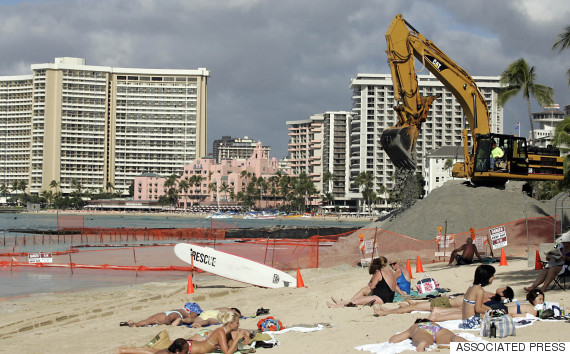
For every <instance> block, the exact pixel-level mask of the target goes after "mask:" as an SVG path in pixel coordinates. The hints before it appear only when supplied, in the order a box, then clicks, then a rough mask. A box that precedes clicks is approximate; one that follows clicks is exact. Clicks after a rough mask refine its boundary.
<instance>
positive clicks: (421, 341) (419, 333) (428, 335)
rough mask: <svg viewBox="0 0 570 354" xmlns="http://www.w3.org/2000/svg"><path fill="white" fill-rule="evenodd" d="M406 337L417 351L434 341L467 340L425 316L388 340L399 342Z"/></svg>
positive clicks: (439, 342)
mask: <svg viewBox="0 0 570 354" xmlns="http://www.w3.org/2000/svg"><path fill="white" fill-rule="evenodd" d="M408 338H409V339H411V340H412V344H413V345H414V346H415V347H416V350H417V351H418V352H423V351H425V348H427V347H429V346H431V345H432V344H434V343H436V344H444V345H446V344H449V343H451V342H468V340H466V339H465V338H463V337H460V336H458V335H456V334H455V333H453V332H451V331H450V330H448V329H445V328H443V327H441V326H440V325H438V324H437V323H435V322H431V321H430V320H428V319H425V318H418V319H417V320H416V322H415V323H414V324H413V325H412V326H411V327H410V328H408V329H407V330H405V331H404V332H402V333H398V334H395V335H393V336H392V337H390V340H389V342H390V343H399V342H401V341H404V340H406V339H408Z"/></svg>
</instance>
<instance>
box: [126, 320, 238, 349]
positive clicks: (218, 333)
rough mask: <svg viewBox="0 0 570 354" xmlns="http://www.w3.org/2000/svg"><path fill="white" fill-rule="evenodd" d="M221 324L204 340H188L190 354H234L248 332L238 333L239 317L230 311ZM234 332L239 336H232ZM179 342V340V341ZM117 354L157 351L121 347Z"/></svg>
mask: <svg viewBox="0 0 570 354" xmlns="http://www.w3.org/2000/svg"><path fill="white" fill-rule="evenodd" d="M220 322H221V323H222V325H221V326H220V327H218V328H216V329H215V330H213V331H212V332H211V333H210V334H209V335H207V336H206V338H205V339H204V340H194V339H188V340H186V342H187V344H188V347H189V348H188V351H187V352H186V353H188V354H205V353H214V352H218V351H219V350H221V351H222V352H223V353H224V354H229V353H232V354H233V353H234V352H236V350H237V346H238V343H239V342H240V340H242V339H243V338H245V336H246V331H238V328H239V316H238V315H237V314H236V313H235V312H233V311H228V312H224V313H222V314H221V315H220ZM233 332H237V334H236V335H235V337H234V336H232V333H233ZM177 340H178V339H177ZM117 353H120V354H155V353H157V350H156V349H153V348H148V347H145V348H134V347H133V348H126V347H121V348H119V349H118V351H117Z"/></svg>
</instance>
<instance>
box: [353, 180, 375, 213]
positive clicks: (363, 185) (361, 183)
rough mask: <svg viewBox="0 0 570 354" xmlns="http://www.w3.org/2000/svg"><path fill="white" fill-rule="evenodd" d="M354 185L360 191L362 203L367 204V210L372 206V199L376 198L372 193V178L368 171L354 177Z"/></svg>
mask: <svg viewBox="0 0 570 354" xmlns="http://www.w3.org/2000/svg"><path fill="white" fill-rule="evenodd" d="M354 183H355V184H356V185H357V186H358V188H359V189H361V193H362V198H363V199H364V203H365V204H368V206H369V209H370V206H371V204H372V198H376V194H375V193H374V194H372V193H373V189H372V187H373V186H374V176H373V175H372V172H370V171H363V172H360V173H359V174H358V176H356V178H355V179H354Z"/></svg>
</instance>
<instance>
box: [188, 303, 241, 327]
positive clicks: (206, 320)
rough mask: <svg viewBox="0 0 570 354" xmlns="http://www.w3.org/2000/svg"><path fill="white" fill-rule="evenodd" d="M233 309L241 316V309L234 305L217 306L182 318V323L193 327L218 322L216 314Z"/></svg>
mask: <svg viewBox="0 0 570 354" xmlns="http://www.w3.org/2000/svg"><path fill="white" fill-rule="evenodd" d="M228 311H234V312H235V313H236V314H237V315H238V316H239V317H241V311H240V310H239V309H237V308H235V307H218V308H216V309H213V310H205V311H202V313H200V315H198V316H197V317H188V318H185V319H183V320H182V323H183V324H191V325H192V327H193V328H200V327H206V326H209V325H213V324H218V323H220V321H219V319H218V316H219V315H220V314H221V313H224V312H228Z"/></svg>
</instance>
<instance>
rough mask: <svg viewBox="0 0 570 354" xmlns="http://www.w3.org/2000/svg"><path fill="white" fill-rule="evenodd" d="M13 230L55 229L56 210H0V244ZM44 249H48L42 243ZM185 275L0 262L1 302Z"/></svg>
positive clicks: (93, 222) (350, 223) (117, 222)
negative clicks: (4, 211)
mask: <svg viewBox="0 0 570 354" xmlns="http://www.w3.org/2000/svg"><path fill="white" fill-rule="evenodd" d="M217 221H220V222H223V223H227V224H233V225H235V226H236V227H239V228H258V227H268V226H276V225H279V226H323V227H325V226H327V227H329V226H343V227H362V226H364V225H366V224H367V223H368V222H369V221H368V220H363V221H354V220H346V219H345V220H343V219H339V220H323V219H319V218H286V219H283V220H279V219H261V220H255V219H217ZM211 222H212V221H211V219H206V218H189V217H181V216H176V215H156V214H153V215H150V214H149V215H144V214H143V215H133V214H125V215H105V214H86V215H84V225H85V227H111V228H113V227H116V228H121V227H128V228H132V227H136V228H144V227H149V228H150V227H154V228H209V227H210V225H211ZM12 229H15V230H21V229H34V230H57V215H56V214H55V213H54V214H45V213H16V214H12V213H0V243H1V242H2V236H18V235H23V233H21V232H17V231H16V232H13V231H9V230H12ZM68 246H69V245H67V246H66V247H68ZM42 251H50V250H49V249H45V248H44V249H42ZM74 262H75V261H74ZM187 278H188V273H187V272H179V271H169V272H152V271H145V272H134V271H117V270H96V269H74V270H73V272H71V270H70V269H68V268H67V269H66V268H28V267H14V268H10V267H0V284H1V286H0V301H1V300H5V299H9V298H13V297H19V296H34V295H40V294H44V293H58V292H69V291H78V290H85V289H94V288H102V287H112V286H125V285H134V284H142V283H148V282H154V281H165V280H180V281H181V282H183V283H184V282H186V281H187Z"/></svg>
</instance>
